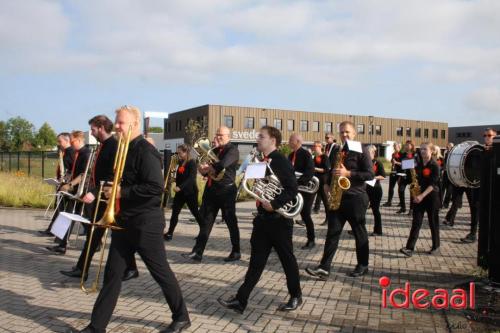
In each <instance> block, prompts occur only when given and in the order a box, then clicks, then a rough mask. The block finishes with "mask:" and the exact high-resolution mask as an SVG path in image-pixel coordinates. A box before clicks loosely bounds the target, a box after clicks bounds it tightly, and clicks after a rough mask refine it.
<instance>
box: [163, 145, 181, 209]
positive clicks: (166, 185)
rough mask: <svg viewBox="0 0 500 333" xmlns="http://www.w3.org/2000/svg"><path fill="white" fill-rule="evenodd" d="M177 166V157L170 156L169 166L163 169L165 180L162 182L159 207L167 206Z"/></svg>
mask: <svg viewBox="0 0 500 333" xmlns="http://www.w3.org/2000/svg"><path fill="white" fill-rule="evenodd" d="M178 164H179V155H177V153H176V154H172V156H171V157H170V164H169V165H168V169H165V172H164V174H165V180H164V182H163V193H162V194H161V205H162V207H164V206H165V205H166V204H167V201H168V199H169V197H170V193H171V191H172V189H171V187H172V183H173V182H174V180H175V176H176V173H177V172H176V167H177V165H178Z"/></svg>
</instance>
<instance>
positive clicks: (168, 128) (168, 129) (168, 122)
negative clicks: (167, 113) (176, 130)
mask: <svg viewBox="0 0 500 333" xmlns="http://www.w3.org/2000/svg"><path fill="white" fill-rule="evenodd" d="M167 133H170V121H167Z"/></svg>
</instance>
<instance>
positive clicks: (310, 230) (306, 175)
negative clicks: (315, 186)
mask: <svg viewBox="0 0 500 333" xmlns="http://www.w3.org/2000/svg"><path fill="white" fill-rule="evenodd" d="M288 145H289V146H290V148H292V152H291V153H290V155H288V160H289V161H290V162H291V163H292V166H293V169H294V170H295V172H299V173H301V175H300V177H299V178H298V179H297V183H298V185H299V186H300V185H302V186H307V184H308V183H309V181H310V180H311V179H312V177H313V176H314V163H313V160H312V156H311V153H309V152H308V151H307V150H305V149H303V148H302V136H300V135H298V134H292V135H290V138H289V139H288ZM299 192H300V194H301V195H302V198H304V206H303V208H302V210H301V211H300V217H301V218H302V221H304V224H305V225H306V229H307V242H306V244H305V245H304V246H302V249H303V250H306V249H312V248H313V247H314V246H315V243H314V241H315V235H314V223H313V220H312V218H311V208H312V205H313V201H314V195H315V194H314V193H307V192H304V191H299Z"/></svg>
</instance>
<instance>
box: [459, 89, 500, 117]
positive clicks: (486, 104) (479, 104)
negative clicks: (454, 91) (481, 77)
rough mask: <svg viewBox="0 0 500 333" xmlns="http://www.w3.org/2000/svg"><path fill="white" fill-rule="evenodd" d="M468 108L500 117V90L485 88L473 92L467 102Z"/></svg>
mask: <svg viewBox="0 0 500 333" xmlns="http://www.w3.org/2000/svg"><path fill="white" fill-rule="evenodd" d="M465 103H466V106H467V107H468V108H469V109H471V110H473V111H479V112H483V113H487V114H491V115H493V114H495V115H496V116H499V115H500V88H498V87H484V88H481V89H478V90H476V91H474V92H472V93H471V94H470V95H469V96H468V97H467V99H466V101H465Z"/></svg>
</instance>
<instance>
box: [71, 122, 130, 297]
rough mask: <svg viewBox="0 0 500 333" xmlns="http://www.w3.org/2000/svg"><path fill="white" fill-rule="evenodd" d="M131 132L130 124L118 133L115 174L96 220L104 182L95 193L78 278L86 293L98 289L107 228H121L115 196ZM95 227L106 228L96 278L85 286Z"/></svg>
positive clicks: (123, 167)
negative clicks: (89, 227) (108, 194)
mask: <svg viewBox="0 0 500 333" xmlns="http://www.w3.org/2000/svg"><path fill="white" fill-rule="evenodd" d="M131 134H132V126H129V128H128V132H127V135H126V137H125V135H124V134H123V133H122V134H120V139H119V141H118V149H117V151H116V156H115V161H114V171H115V174H114V177H113V184H112V186H111V194H110V196H109V198H108V200H107V207H106V210H105V211H104V214H103V216H102V218H101V219H100V220H99V221H97V222H96V220H97V212H98V210H99V205H100V203H101V201H105V200H101V197H102V193H103V187H104V186H105V184H104V182H101V184H100V186H99V194H98V195H97V199H96V200H97V201H96V208H95V211H94V217H93V220H92V223H91V224H90V225H91V230H90V236H89V240H88V244H87V249H86V253H85V263H84V266H83V272H82V277H81V280H80V289H81V290H82V291H83V292H85V293H87V294H89V293H92V292H96V291H97V290H98V289H99V287H98V286H99V277H100V275H101V271H102V265H103V263H104V249H105V247H106V240H107V237H108V232H109V229H113V230H121V229H123V228H121V227H119V226H118V224H117V223H116V219H115V209H116V196H117V193H118V185H119V184H120V182H121V179H122V176H123V170H124V169H125V161H126V160H127V154H128V147H129V142H130V136H131ZM95 228H105V229H106V230H105V232H104V241H103V244H102V251H101V256H100V258H99V266H98V267H99V268H98V269H97V273H96V278H95V280H94V281H93V282H92V285H91V287H90V288H87V287H86V286H85V276H87V275H88V271H89V268H90V265H89V260H90V246H91V244H92V239H93V237H94V231H95Z"/></svg>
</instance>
